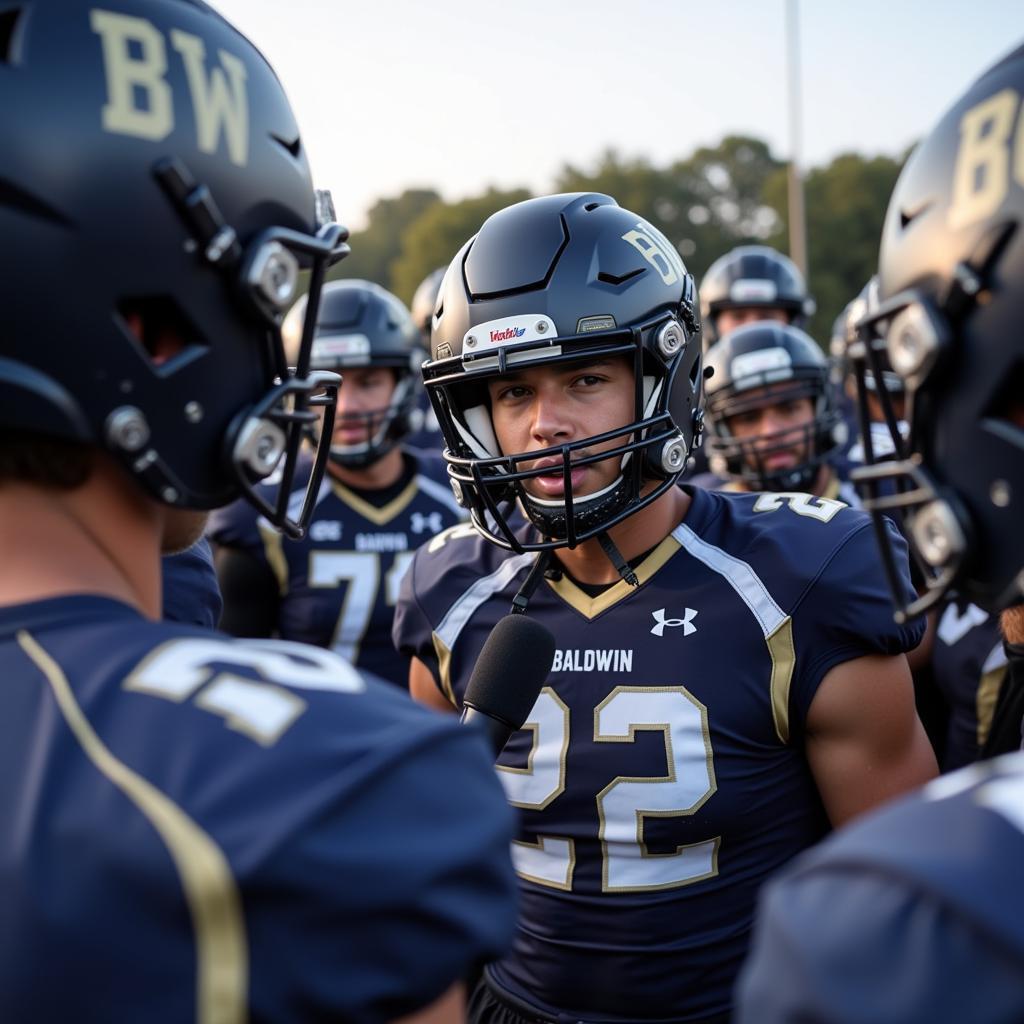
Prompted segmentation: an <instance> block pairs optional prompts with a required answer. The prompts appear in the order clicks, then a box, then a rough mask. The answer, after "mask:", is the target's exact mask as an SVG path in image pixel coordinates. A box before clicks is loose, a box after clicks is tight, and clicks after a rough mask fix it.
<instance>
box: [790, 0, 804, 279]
mask: <svg viewBox="0 0 1024 1024" xmlns="http://www.w3.org/2000/svg"><path fill="white" fill-rule="evenodd" d="M799 2H800V0H786V53H787V58H788V59H787V62H786V63H787V65H788V71H789V76H788V77H789V254H790V256H791V257H792V258H793V262H794V263H795V264H796V265H797V266H798V267H799V268H800V270H801V271H802V272H803V275H804V277H805V278H806V277H808V266H807V221H806V217H805V215H804V182H803V177H802V176H801V174H800V160H801V157H802V154H801V146H802V137H801V136H802V132H801V118H800V107H801V102H800V100H801V96H800V9H799Z"/></svg>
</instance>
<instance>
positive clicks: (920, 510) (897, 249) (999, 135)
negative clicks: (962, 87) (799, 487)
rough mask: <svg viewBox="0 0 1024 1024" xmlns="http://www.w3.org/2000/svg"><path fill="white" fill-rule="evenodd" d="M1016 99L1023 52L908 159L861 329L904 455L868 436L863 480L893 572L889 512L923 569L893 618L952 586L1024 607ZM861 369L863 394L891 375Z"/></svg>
mask: <svg viewBox="0 0 1024 1024" xmlns="http://www.w3.org/2000/svg"><path fill="white" fill-rule="evenodd" d="M1022 90H1024V48H1021V49H1018V50H1017V51H1016V52H1015V53H1013V54H1011V55H1010V56H1009V57H1007V58H1005V59H1004V60H1002V61H1001V62H999V63H998V64H997V65H996V66H995V67H993V68H991V69H990V70H989V71H988V72H986V73H985V74H984V75H983V76H982V77H981V78H979V79H978V81H976V82H975V83H974V84H973V85H972V86H971V87H970V89H968V90H967V92H966V93H965V94H964V95H963V96H962V97H961V98H960V100H959V101H958V102H957V103H956V104H955V105H954V106H953V107H952V108H951V109H950V110H949V111H948V112H947V113H946V114H945V116H944V117H943V118H942V119H941V120H940V122H939V123H938V125H937V126H936V127H935V128H934V129H933V130H932V132H931V133H930V134H929V135H928V136H927V138H926V139H925V140H924V141H923V142H922V143H921V144H920V146H919V147H918V148H917V150H915V152H914V153H913V154H912V155H911V157H910V159H909V160H908V162H907V165H906V166H905V168H904V170H903V172H902V174H901V175H900V179H899V181H898V182H897V185H896V189H895V191H894V193H893V196H892V199H891V200H890V204H889V210H888V212H887V214H886V220H885V226H884V229H883V235H882V247H881V252H880V259H879V299H880V302H879V306H878V308H877V309H875V310H874V311H871V312H869V313H868V314H867V315H866V316H865V317H864V318H863V319H862V320H861V322H860V324H859V330H860V333H861V338H862V339H863V340H865V341H867V340H868V339H870V338H871V337H874V336H880V337H883V338H884V339H885V342H886V354H887V356H888V362H889V363H890V365H891V368H892V370H893V372H895V373H897V374H898V375H899V377H900V378H901V380H902V382H903V385H904V388H905V394H906V420H907V422H908V424H909V432H908V434H907V437H906V438H904V437H902V436H901V435H900V431H899V430H898V424H897V421H896V417H895V415H894V414H893V402H892V396H891V395H889V393H888V392H887V390H886V389H885V388H882V389H880V390H879V389H877V388H876V394H877V395H878V397H879V398H880V400H881V401H882V404H883V407H888V412H887V414H886V421H887V424H888V427H889V433H890V435H891V439H892V446H893V447H894V448H895V451H896V458H895V459H892V460H887V461H885V460H882V459H880V458H878V457H877V456H873V453H872V450H871V446H870V442H871V439H870V437H869V436H866V434H867V432H866V431H865V437H864V445H865V455H866V456H867V462H868V465H866V466H865V467H864V468H863V469H861V470H858V471H856V472H855V473H854V475H853V476H854V482H855V483H856V484H857V485H858V487H859V488H860V489H861V491H862V493H863V495H864V504H865V507H866V508H867V509H868V510H869V511H871V512H872V514H873V515H874V517H875V521H876V533H877V534H878V535H879V539H880V543H881V547H882V554H883V559H884V560H885V561H886V564H887V565H888V566H891V563H892V558H893V555H892V551H891V546H890V544H889V542H888V540H887V538H886V537H885V536H884V530H883V528H882V525H881V523H882V516H884V515H887V514H888V515H890V516H896V517H900V518H902V520H903V524H904V532H905V533H906V535H907V537H908V540H909V543H910V547H911V552H912V553H913V555H914V556H915V560H916V561H917V562H918V564H919V565H920V566H921V567H922V569H923V570H924V572H925V592H924V593H923V594H922V596H921V597H920V598H919V599H918V600H916V601H914V602H910V603H907V602H904V601H900V600H899V597H898V593H897V591H896V589H895V588H894V594H893V596H894V601H896V607H897V613H898V616H899V617H909V616H912V615H915V614H919V613H921V612H922V611H924V610H926V609H927V608H929V607H931V606H932V605H934V604H936V603H937V602H938V601H939V600H940V599H941V597H942V596H943V595H944V594H945V593H946V592H947V591H948V590H950V589H951V588H955V589H956V590H957V591H958V593H959V594H960V595H962V596H963V597H964V598H966V599H967V600H970V601H972V602H974V603H976V604H978V605H980V606H981V607H983V608H986V609H987V610H989V611H998V610H1000V609H1001V608H1003V607H1006V606H1007V605H1009V604H1015V603H1020V602H1021V601H1022V600H1024V532H1022V531H1021V528H1020V523H1021V503H1022V502H1024V425H1022V424H1024V399H1022V397H1021V396H1022V394H1024V341H1022V335H1021V331H1020V324H1021V323H1022V322H1024V234H1022V231H1021V223H1022V220H1024V192H1022V189H1021V188H1020V186H1019V184H1017V183H1016V182H1014V181H1012V180H1011V178H1010V176H1009V174H1007V175H1005V176H1002V175H1001V174H1000V173H999V164H1000V163H1002V165H1003V167H1004V168H1006V169H1007V171H1009V167H1010V164H1011V161H1012V160H1013V159H1014V154H1015V153H1019V152H1020V146H1021V142H1022V139H1021V135H1020V133H1021V128H1020V122H1019V117H1018V114H1019V108H1020V96H1021V92H1022ZM1015 134H1016V141H1015V140H1014V135H1015ZM983 139H984V147H983V148H982V149H979V148H978V147H979V145H980V144H981V140H983ZM982 160H983V162H982V163H981V164H978V163H977V161H982ZM978 166H984V167H985V173H984V174H978V173H976V171H977V167H978ZM855 368H856V371H857V376H858V388H859V392H860V394H861V396H864V395H866V392H867V391H868V386H867V379H868V376H869V375H873V376H874V377H875V379H876V380H878V379H879V370H880V369H884V367H880V365H879V360H878V359H877V358H876V353H875V351H874V350H873V349H872V347H871V346H870V345H865V346H864V349H863V351H862V354H861V358H860V359H858V360H855ZM881 379H883V381H884V377H882V378H881ZM861 404H862V408H863V407H864V406H866V398H865V397H862V399H861ZM864 426H865V424H864V423H862V427H864ZM891 582H892V579H891Z"/></svg>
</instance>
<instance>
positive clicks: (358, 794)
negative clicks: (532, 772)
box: [0, 596, 515, 1024]
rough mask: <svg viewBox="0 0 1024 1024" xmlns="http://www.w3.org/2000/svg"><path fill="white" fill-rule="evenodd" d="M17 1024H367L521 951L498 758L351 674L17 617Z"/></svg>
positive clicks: (11, 985)
mask: <svg viewBox="0 0 1024 1024" xmlns="http://www.w3.org/2000/svg"><path fill="white" fill-rule="evenodd" d="M0 664H2V665H3V667H4V673H3V687H2V695H0V703H2V711H0V820H2V821H3V822H4V827H3V829H0V863H2V871H0V905H2V906H3V913H2V914H0V1020H3V1021H5V1022H6V1021H10V1022H11V1024H14V1022H22V1021H25V1022H27V1021H61V1020H68V1021H71V1020H74V1021H97V1022H101V1021H102V1022H109V1021H111V1020H124V1021H150V1022H157V1024H159V1022H168V1024H170V1022H174V1024H180V1022H182V1021H197V1022H214V1021H217V1022H221V1021H223V1022H235V1024H242V1022H244V1021H246V1020H251V1021H253V1022H261V1021H262V1022H274V1021H279V1022H294V1021H304V1020H309V1021H312V1020H332V1021H335V1020H336V1021H351V1022H370V1021H375V1022H376V1021H384V1020H390V1019H392V1018H394V1017H398V1016H401V1015H403V1014H405V1013H408V1012H410V1011H412V1010H413V1009H415V1008H416V1007H417V1006H421V1005H423V1004H425V1003H427V1002H429V1001H431V1000H433V999H434V998H436V997H437V996H438V995H439V994H440V993H441V991H442V990H443V989H444V988H445V987H447V985H448V984H449V983H450V982H451V981H452V980H454V979H455V978H457V977H459V976H460V975H461V974H463V973H465V972H466V971H468V970H470V969H472V967H473V966H474V964H475V962H476V961H477V960H478V959H479V958H482V957H487V956H489V955H492V954H495V953H498V952H500V951H502V950H503V948H504V947H505V945H506V943H507V941H508V939H509V937H510V935H511V932H512V925H513V918H514V890H515V878H514V875H513V872H512V867H511V865H510V864H509V861H508V842H509V838H510V835H511V821H510V814H509V811H508V809H507V807H505V806H504V801H503V799H502V790H501V787H500V785H499V784H498V782H497V780H496V779H495V778H494V773H493V770H492V768H491V766H490V763H489V762H490V758H489V754H488V751H487V749H486V747H485V744H484V743H483V742H482V740H481V739H480V738H479V737H477V736H476V735H474V734H473V733H472V732H471V731H470V730H468V729H465V728H462V727H460V726H459V725H458V723H456V722H453V721H449V720H446V719H445V718H444V716H440V715H436V714H434V713H431V712H429V711H427V710H425V709H423V708H419V707H417V706H416V705H415V704H414V702H412V701H411V700H410V699H409V698H408V696H407V695H405V694H403V693H400V692H399V691H397V690H395V689H394V688H393V687H391V686H386V685H384V684H380V683H374V682H372V681H370V682H367V681H364V679H363V678H362V677H361V676H360V675H359V674H358V673H357V672H356V671H355V670H353V669H352V668H351V667H350V666H348V665H347V664H345V663H344V662H343V661H342V660H341V659H339V658H338V657H337V656H336V655H334V654H332V653H331V652H329V651H325V650H322V649H320V648H312V647H306V646H304V645H301V644H292V643H284V642H279V641H270V640H268V641H237V640H233V639H230V638H228V637H225V636H222V635H219V634H216V633H213V632H210V631H206V630H201V629H197V628H193V627H189V626H182V625H177V624H169V623H164V622H150V621H148V620H146V619H144V618H143V617H142V616H141V615H140V614H138V613H137V612H136V611H135V610H133V609H131V608H129V607H127V606H125V605H122V604H120V603H118V602H116V601H113V600H110V599H107V598H102V597H96V596H76V597H67V598H60V599H54V600H47V601H40V602H36V603H32V604H27V605H22V606H19V607H10V608H4V609H0Z"/></svg>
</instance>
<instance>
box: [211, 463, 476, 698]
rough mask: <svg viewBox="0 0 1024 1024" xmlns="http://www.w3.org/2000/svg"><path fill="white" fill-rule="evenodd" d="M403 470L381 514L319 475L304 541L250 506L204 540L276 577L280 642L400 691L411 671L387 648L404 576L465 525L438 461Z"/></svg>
mask: <svg viewBox="0 0 1024 1024" xmlns="http://www.w3.org/2000/svg"><path fill="white" fill-rule="evenodd" d="M406 460H407V467H408V470H407V476H408V479H407V481H406V483H405V485H404V487H402V488H401V489H400V490H399V491H398V493H397V494H396V495H395V496H394V497H393V498H392V499H391V500H390V501H388V502H387V503H386V504H384V505H383V506H380V507H379V506H377V505H374V504H371V503H370V502H369V501H368V500H366V498H365V497H362V496H361V495H360V494H357V493H356V492H355V491H354V490H352V489H351V488H349V487H346V486H345V485H344V484H342V483H341V482H340V481H338V480H336V479H334V478H333V477H331V476H330V474H329V473H328V474H325V476H324V480H323V483H322V484H321V486H320V492H319V494H318V496H317V499H316V507H315V509H314V511H313V517H312V519H311V520H310V523H309V527H308V529H307V531H306V536H305V537H304V538H303V539H302V540H290V539H288V538H286V537H284V536H282V535H281V534H280V533H279V532H278V531H277V530H275V529H274V528H273V527H272V526H271V525H270V524H269V523H268V522H267V521H266V520H265V519H263V518H262V517H260V516H259V515H258V513H257V512H256V511H255V509H254V508H253V507H252V506H251V505H250V504H249V503H248V502H246V501H238V502H236V503H235V504H233V505H230V506H228V507H227V508H226V509H222V510H220V511H219V512H216V513H214V515H213V517H212V518H211V521H210V528H209V530H208V535H209V537H210V539H211V540H212V541H213V542H214V543H215V544H216V545H218V546H221V547H225V548H232V549H241V550H244V551H245V552H247V553H248V554H250V555H251V556H252V557H253V558H254V559H257V560H258V561H260V562H261V563H263V564H264V565H265V566H266V567H267V569H268V572H269V571H272V572H273V575H274V577H275V578H276V581H277V588H278V592H279V595H280V596H279V603H278V611H277V617H276V627H277V629H276V632H277V635H278V636H280V637H281V638H282V639H284V640H297V641H300V642H302V643H309V644H315V645H317V646H318V647H327V648H330V649H331V650H333V651H335V652H336V653H337V654H339V655H341V657H343V658H344V659H345V660H346V661H348V662H350V663H351V664H353V665H355V666H356V667H357V668H359V669H362V670H364V671H367V672H371V673H373V674H374V675H376V676H379V677H380V678H382V679H386V680H388V681H389V682H392V683H395V684H397V685H399V686H403V687H405V686H407V685H408V676H409V666H408V661H407V660H406V659H405V658H404V657H402V656H400V655H399V654H398V652H397V651H395V649H394V647H393V645H392V643H391V621H392V618H393V616H394V605H395V601H396V600H397V598H398V586H399V583H400V581H401V578H402V574H403V573H404V572H405V570H406V569H407V568H408V565H409V562H410V560H411V559H412V555H413V551H414V550H415V549H416V548H417V547H418V546H419V545H420V544H422V543H423V542H424V541H426V540H429V539H430V538H431V537H434V536H436V535H437V534H439V533H441V532H442V531H443V530H445V529H446V528H448V527H449V526H452V525H453V524H455V523H458V522H460V521H461V519H462V518H463V513H462V510H461V509H460V508H459V506H458V505H457V504H456V502H455V498H454V497H453V496H452V492H451V488H450V487H449V485H448V483H447V478H446V475H445V469H444V463H443V462H442V460H441V459H440V458H439V457H434V458H430V457H428V456H426V455H424V454H422V453H417V455H416V456H415V457H413V456H411V455H409V454H408V453H407V454H406ZM302 493H303V492H302V491H297V492H296V496H297V499H298V500H301V497H302Z"/></svg>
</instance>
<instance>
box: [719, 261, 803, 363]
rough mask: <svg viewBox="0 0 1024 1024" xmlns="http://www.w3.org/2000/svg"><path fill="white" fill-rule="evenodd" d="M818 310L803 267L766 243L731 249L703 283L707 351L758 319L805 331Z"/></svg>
mask: <svg viewBox="0 0 1024 1024" xmlns="http://www.w3.org/2000/svg"><path fill="white" fill-rule="evenodd" d="M815 309H816V306H815V304H814V299H812V298H811V296H810V295H809V294H808V291H807V285H806V283H805V282H804V275H803V274H802V273H800V269H799V268H798V267H797V265H796V264H795V263H794V262H793V261H792V260H791V259H790V258H789V257H788V256H784V255H783V254H782V253H781V252H778V251H777V250H775V249H773V248H771V246H767V245H740V246H737V247H736V248H735V249H730V250H729V252H727V253H726V254H725V255H724V256H720V257H719V258H718V259H717V260H715V262H714V263H712V264H711V266H710V267H708V269H707V272H706V273H705V274H704V277H703V278H702V279H701V282H700V311H701V319H702V321H703V330H704V346H705V348H709V347H710V346H712V345H714V344H715V343H716V342H717V341H718V340H719V339H720V338H723V337H724V336H725V335H726V334H728V333H729V331H733V330H735V329H736V328H737V327H742V326H743V325H744V324H749V323H752V322H753V321H755V320H775V321H777V322H778V323H783V324H793V325H794V326H795V327H804V326H805V325H806V323H807V318H808V317H809V316H812V315H813V314H814V310H815Z"/></svg>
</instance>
